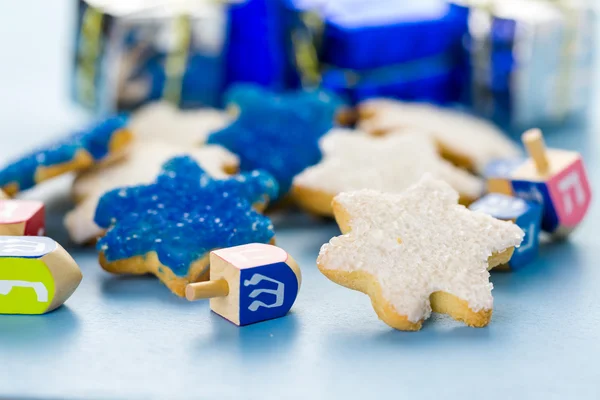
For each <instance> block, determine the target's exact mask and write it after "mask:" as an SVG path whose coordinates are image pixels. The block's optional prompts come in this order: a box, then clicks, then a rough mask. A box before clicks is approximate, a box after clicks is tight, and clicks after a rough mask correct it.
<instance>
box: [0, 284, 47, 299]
mask: <svg viewBox="0 0 600 400" xmlns="http://www.w3.org/2000/svg"><path fill="white" fill-rule="evenodd" d="M15 287H24V288H32V289H33V290H34V291H35V294H36V296H37V301H38V302H39V303H45V302H47V301H48V289H46V286H44V284H43V283H42V282H27V281H0V294H2V295H5V296H7V295H8V294H9V293H10V291H11V290H12V289H13V288H15Z"/></svg>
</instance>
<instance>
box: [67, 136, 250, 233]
mask: <svg viewBox="0 0 600 400" xmlns="http://www.w3.org/2000/svg"><path fill="white" fill-rule="evenodd" d="M178 155H188V156H190V157H192V158H193V159H195V160H196V161H197V162H198V163H199V164H200V166H202V168H203V169H204V170H205V171H206V172H207V173H208V174H210V175H211V176H213V177H215V178H224V177H226V176H227V174H226V173H225V172H224V169H225V168H226V167H233V168H237V166H238V164H239V160H238V158H237V156H235V155H233V154H232V153H230V152H229V151H227V150H225V149H224V148H222V147H220V146H204V147H199V148H191V149H190V148H187V147H183V146H175V145H172V144H169V143H162V142H137V143H135V144H134V145H133V146H132V147H131V148H130V150H129V153H128V154H127V157H126V158H125V159H124V160H122V161H120V162H118V163H114V164H111V165H108V166H105V167H102V168H96V169H93V170H90V171H88V172H86V173H84V174H83V175H81V176H79V177H78V178H77V179H76V181H75V182H74V184H73V194H74V195H75V197H76V198H84V200H83V201H82V202H81V203H80V204H78V205H77V206H76V208H75V209H74V210H72V211H70V212H69V213H67V215H66V216H65V221H64V223H65V226H66V227H67V230H68V231H69V235H70V236H71V239H72V240H73V241H74V242H75V243H85V242H87V241H90V240H92V239H94V238H95V237H97V236H98V235H99V234H101V233H102V230H101V229H100V228H99V227H98V226H97V225H96V224H95V223H94V214H95V212H96V206H97V205H98V201H99V200H100V197H101V196H102V195H103V194H104V193H106V192H108V191H110V190H113V189H115V188H118V187H123V186H132V185H139V184H144V183H151V182H153V181H154V179H155V178H156V177H157V175H158V174H159V173H160V170H161V167H162V165H163V164H164V163H165V162H166V161H168V160H169V159H171V158H173V157H176V156H178Z"/></svg>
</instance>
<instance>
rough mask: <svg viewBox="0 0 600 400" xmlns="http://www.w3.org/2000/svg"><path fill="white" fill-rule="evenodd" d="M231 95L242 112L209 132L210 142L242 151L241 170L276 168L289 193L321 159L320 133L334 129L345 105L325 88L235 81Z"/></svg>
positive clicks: (284, 190)
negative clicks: (278, 89) (276, 88)
mask: <svg viewBox="0 0 600 400" xmlns="http://www.w3.org/2000/svg"><path fill="white" fill-rule="evenodd" d="M244 88H246V89H244ZM232 93H233V94H232ZM228 96H229V98H230V100H229V102H230V104H231V103H233V104H236V105H237V106H238V107H239V116H238V118H237V119H236V121H235V122H234V123H232V124H231V125H230V126H228V127H227V128H225V129H223V130H221V131H219V132H216V133H213V134H212V135H210V136H209V138H208V140H207V143H209V144H219V145H221V146H223V147H225V148H227V149H229V150H230V151H231V152H233V153H235V154H237V155H238V156H239V157H240V168H241V170H242V171H248V170H253V169H263V170H265V171H267V172H269V173H271V174H272V175H273V176H274V177H275V178H276V179H277V181H278V182H279V185H280V195H285V194H286V193H287V192H288V190H289V188H290V186H291V183H292V179H293V178H294V176H295V175H296V174H298V173H300V172H302V170H304V169H305V168H306V167H308V166H310V165H313V164H316V163H317V162H318V161H319V160H320V159H321V152H320V150H319V144H318V141H319V138H320V137H321V136H323V135H324V134H325V133H327V131H329V130H330V129H331V128H332V126H333V123H334V116H335V113H336V110H337V109H338V108H339V107H340V106H341V105H342V104H343V103H342V102H341V100H340V99H338V98H337V97H336V96H335V95H331V94H328V93H326V92H321V91H316V92H303V91H300V92H293V93H288V94H283V95H279V94H275V93H272V92H269V91H266V90H265V89H258V88H256V87H253V86H247V85H246V86H244V87H242V88H240V87H239V86H234V87H233V88H232V89H230V92H229V94H228Z"/></svg>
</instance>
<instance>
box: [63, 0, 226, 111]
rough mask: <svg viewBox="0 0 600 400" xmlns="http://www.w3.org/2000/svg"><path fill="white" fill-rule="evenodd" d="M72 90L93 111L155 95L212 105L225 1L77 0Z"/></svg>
mask: <svg viewBox="0 0 600 400" xmlns="http://www.w3.org/2000/svg"><path fill="white" fill-rule="evenodd" d="M76 26H77V34H76V35H75V51H74V53H75V56H74V73H73V79H72V95H73V98H74V99H75V101H76V102H78V103H80V104H82V105H83V106H85V107H86V108H88V109H90V110H93V111H95V112H98V113H110V112H114V111H117V110H119V111H120V110H131V109H135V108H136V107H138V106H140V105H142V104H144V103H146V102H149V101H154V100H158V99H166V100H168V101H171V102H172V103H175V104H177V105H179V106H181V107H183V108H191V107H199V106H216V105H218V104H219V101H220V95H221V93H222V91H223V87H224V85H225V76H224V72H223V71H224V70H225V68H224V63H225V61H224V47H225V43H226V37H227V29H228V8H227V7H226V6H225V5H224V4H221V3H219V2H206V1H201V0H192V1H168V0H161V1H155V2H152V3H151V2H125V1H118V0H112V1H106V0H79V1H78V6H77V25H76Z"/></svg>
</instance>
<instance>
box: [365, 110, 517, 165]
mask: <svg viewBox="0 0 600 400" xmlns="http://www.w3.org/2000/svg"><path fill="white" fill-rule="evenodd" d="M358 113H359V119H360V120H359V123H358V127H359V128H360V129H362V130H364V131H366V132H369V133H371V134H375V135H381V134H388V133H403V132H406V131H418V132H423V133H427V134H430V135H432V137H433V138H434V140H435V141H436V143H437V145H438V146H439V149H440V152H441V153H442V156H443V157H444V158H447V159H448V160H450V161H452V162H453V163H454V164H456V165H459V166H461V167H465V168H469V169H471V170H474V171H477V172H482V171H483V169H484V168H485V166H486V165H487V164H488V163H489V162H490V161H493V160H495V159H500V158H514V157H518V156H519V154H520V152H519V150H518V147H517V146H516V145H515V144H514V143H513V142H512V141H511V140H510V139H508V138H507V137H506V136H505V135H504V133H503V132H502V131H501V130H500V129H498V128H497V127H496V126H495V125H493V124H491V123H490V122H487V121H485V120H483V119H480V118H477V117H474V116H471V115H468V114H466V113H463V112H460V111H453V110H449V109H444V108H441V107H437V106H434V105H431V104H423V103H405V102H401V101H396V100H391V99H372V100H367V101H365V102H363V103H361V104H360V105H359V106H358Z"/></svg>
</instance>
